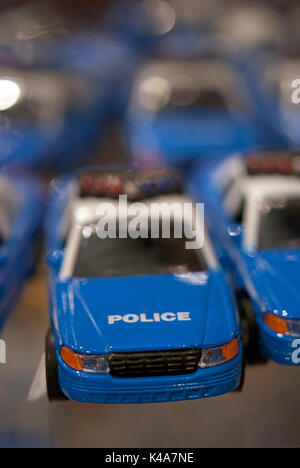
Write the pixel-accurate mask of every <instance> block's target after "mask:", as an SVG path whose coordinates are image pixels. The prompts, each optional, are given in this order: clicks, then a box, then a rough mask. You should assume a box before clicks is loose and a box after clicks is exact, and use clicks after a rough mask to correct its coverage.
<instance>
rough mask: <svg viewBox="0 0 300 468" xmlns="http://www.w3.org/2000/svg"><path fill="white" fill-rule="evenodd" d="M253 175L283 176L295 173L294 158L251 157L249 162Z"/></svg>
mask: <svg viewBox="0 0 300 468" xmlns="http://www.w3.org/2000/svg"><path fill="white" fill-rule="evenodd" d="M247 168H248V171H249V172H250V173H251V174H282V175H291V174H293V173H294V170H293V163H292V158H291V157H289V156H276V155H272V154H270V155H268V154H267V153H266V154H265V155H259V156H253V157H251V158H250V159H249V160H248V162H247Z"/></svg>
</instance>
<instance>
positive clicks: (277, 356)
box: [258, 320, 300, 366]
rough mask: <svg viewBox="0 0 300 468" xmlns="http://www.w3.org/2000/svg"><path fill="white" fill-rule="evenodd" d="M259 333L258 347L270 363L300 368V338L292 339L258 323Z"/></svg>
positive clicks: (262, 323)
mask: <svg viewBox="0 0 300 468" xmlns="http://www.w3.org/2000/svg"><path fill="white" fill-rule="evenodd" d="M258 325H259V332H260V347H261V350H262V352H263V354H264V356H265V357H266V358H268V359H271V360H272V361H274V362H276V363H278V364H283V365H286V366H300V362H298V361H299V360H300V359H299V358H300V351H299V349H300V337H299V338H293V337H290V336H285V335H282V334H280V333H276V332H275V331H273V330H271V329H270V328H269V327H267V326H266V325H265V323H264V322H263V321H262V320H259V321H258Z"/></svg>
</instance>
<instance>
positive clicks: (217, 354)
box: [199, 338, 240, 369]
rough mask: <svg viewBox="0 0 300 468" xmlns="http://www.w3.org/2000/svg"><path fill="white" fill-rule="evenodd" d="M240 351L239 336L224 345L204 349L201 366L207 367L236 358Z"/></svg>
mask: <svg viewBox="0 0 300 468" xmlns="http://www.w3.org/2000/svg"><path fill="white" fill-rule="evenodd" d="M239 351H240V343H239V340H238V339H237V338H235V339H234V340H232V341H231V342H230V343H227V344H226V345H224V346H219V347H217V348H209V349H203V350H202V356H201V360H200V362H199V367H201V368H202V369H205V368H206V367H214V366H219V365H220V364H224V363H225V362H228V361H231V360H232V359H234V358H235V357H236V356H237V355H238V354H239Z"/></svg>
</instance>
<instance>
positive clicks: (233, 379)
mask: <svg viewBox="0 0 300 468" xmlns="http://www.w3.org/2000/svg"><path fill="white" fill-rule="evenodd" d="M58 372H59V383H60V387H61V390H62V391H63V393H64V394H65V395H66V396H67V397H68V398H70V399H71V400H74V401H78V402H85V403H106V404H116V403H118V404H119V403H125V404H129V403H162V402H172V401H182V400H194V399H198V398H209V397H214V396H219V395H222V394H225V393H228V392H232V391H233V390H235V389H236V388H237V387H238V386H239V384H240V381H241V375H242V350H240V352H239V354H238V356H237V357H236V358H234V359H233V360H232V361H230V362H227V363H225V364H221V365H220V366H216V367H212V368H208V369H198V370H197V371H196V372H194V373H193V374H189V375H181V376H168V377H147V378H131V379H126V378H125V379H123V378H116V377H112V376H111V375H109V374H106V375H103V374H101V375H100V374H88V373H83V372H76V371H74V370H73V369H71V368H70V367H68V366H67V365H66V364H65V363H64V362H63V361H62V359H61V358H60V356H58Z"/></svg>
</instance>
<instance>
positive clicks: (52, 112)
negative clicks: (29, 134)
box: [0, 69, 89, 125]
mask: <svg viewBox="0 0 300 468" xmlns="http://www.w3.org/2000/svg"><path fill="white" fill-rule="evenodd" d="M85 93H87V94H86V96H85ZM88 98H89V92H88V91H87V86H86V85H85V84H84V81H83V80H81V79H77V78H76V79H73V78H71V77H68V76H66V75H65V74H63V73H57V72H48V71H47V73H46V72H41V71H34V72H32V71H31V72H23V71H16V70H9V69H8V70H1V74H0V118H1V117H2V118H8V119H10V120H12V121H13V122H14V123H20V124H26V125H30V124H43V123H47V122H49V121H51V122H53V121H55V122H59V119H60V118H62V117H63V116H64V113H65V111H66V109H70V108H73V107H75V105H76V106H77V105H78V102H79V105H80V103H81V102H83V101H84V100H87V99H88ZM75 102H76V104H75Z"/></svg>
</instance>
